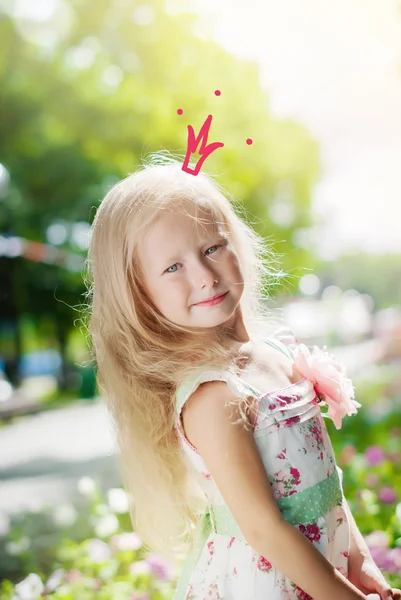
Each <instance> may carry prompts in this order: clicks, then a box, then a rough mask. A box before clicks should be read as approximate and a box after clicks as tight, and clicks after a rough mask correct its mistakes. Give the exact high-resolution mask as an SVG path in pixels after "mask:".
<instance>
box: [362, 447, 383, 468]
mask: <svg viewBox="0 0 401 600" xmlns="http://www.w3.org/2000/svg"><path fill="white" fill-rule="evenodd" d="M365 458H366V460H367V461H368V463H369V464H370V465H379V464H380V463H381V462H383V460H384V459H385V454H384V452H383V450H382V448H380V446H369V448H366V451H365Z"/></svg>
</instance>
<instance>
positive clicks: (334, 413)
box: [293, 344, 361, 429]
mask: <svg viewBox="0 0 401 600" xmlns="http://www.w3.org/2000/svg"><path fill="white" fill-rule="evenodd" d="M293 356H294V362H295V365H296V367H297V369H298V370H299V371H300V372H301V373H302V375H303V376H304V377H306V379H309V380H310V381H312V382H313V384H314V388H315V391H316V393H317V395H318V396H320V397H321V398H322V399H323V402H322V404H323V405H327V406H328V407H329V408H328V411H327V416H328V417H329V418H330V419H332V420H333V422H334V425H335V427H336V429H341V427H342V419H343V417H345V415H354V414H356V413H357V412H358V411H357V409H358V408H359V407H360V406H361V405H360V404H359V402H356V400H354V398H355V390H354V386H353V385H352V381H351V379H349V378H348V377H346V374H345V368H344V366H343V365H342V364H341V363H339V362H338V361H337V359H336V358H335V357H334V356H333V355H332V354H329V353H328V352H327V350H326V346H324V350H321V349H320V348H319V347H318V346H313V352H312V353H311V351H310V350H309V348H308V347H307V346H305V344H299V345H297V346H296V347H295V349H294V352H293Z"/></svg>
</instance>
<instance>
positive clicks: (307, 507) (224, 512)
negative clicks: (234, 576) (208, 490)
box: [172, 467, 344, 600]
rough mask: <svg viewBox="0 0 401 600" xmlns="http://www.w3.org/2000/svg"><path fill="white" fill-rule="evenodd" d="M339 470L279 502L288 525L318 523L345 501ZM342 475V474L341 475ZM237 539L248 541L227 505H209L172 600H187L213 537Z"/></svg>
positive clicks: (197, 528) (199, 524)
mask: <svg viewBox="0 0 401 600" xmlns="http://www.w3.org/2000/svg"><path fill="white" fill-rule="evenodd" d="M339 471H341V470H340V469H339V467H337V468H336V469H335V470H334V471H333V473H332V474H331V475H330V477H328V478H327V479H324V480H323V481H320V482H319V483H317V484H315V485H312V486H310V487H308V488H306V490H303V491H302V492H297V493H295V494H292V496H285V497H284V498H280V499H279V500H277V501H276V502H277V505H278V507H279V509H280V511H281V513H282V514H283V516H284V518H285V520H286V521H288V522H289V523H291V524H292V525H299V524H301V523H304V524H307V523H309V522H312V521H316V520H317V519H318V518H319V517H322V516H323V515H324V514H325V513H327V512H328V511H329V510H331V509H332V508H333V507H334V506H336V505H338V504H340V503H341V501H342V500H343V497H344V496H343V490H342V485H341V480H340V475H339ZM341 475H342V472H341ZM212 531H215V532H216V533H217V534H219V535H228V536H235V537H237V538H239V539H241V540H243V541H246V540H245V538H244V536H243V534H242V531H241V529H240V528H239V526H238V524H237V522H236V521H235V519H234V517H233V515H232V513H231V512H230V510H229V509H228V506H227V505H226V504H221V505H217V504H215V505H210V506H209V510H208V512H206V513H205V514H204V515H203V516H202V517H201V519H200V521H199V522H198V525H197V527H196V530H195V538H194V546H193V549H192V552H190V554H189V555H188V557H187V560H186V561H185V562H184V566H183V569H182V571H181V575H180V578H179V580H178V585H177V588H176V590H175V594H174V596H173V599H172V600H185V596H186V592H187V587H188V583H189V579H190V576H191V573H192V570H193V569H194V567H195V566H196V564H197V562H198V560H199V558H200V555H201V552H202V549H203V547H204V545H205V543H206V540H207V538H208V537H209V535H210V533H211V532H212Z"/></svg>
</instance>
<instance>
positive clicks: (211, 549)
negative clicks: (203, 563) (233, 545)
mask: <svg viewBox="0 0 401 600" xmlns="http://www.w3.org/2000/svg"><path fill="white" fill-rule="evenodd" d="M207 547H208V548H209V559H208V561H207V564H208V565H210V563H211V562H212V558H213V555H214V541H213V540H212V541H211V542H208V544H207Z"/></svg>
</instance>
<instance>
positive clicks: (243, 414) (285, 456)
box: [88, 159, 401, 600]
mask: <svg viewBox="0 0 401 600" xmlns="http://www.w3.org/2000/svg"><path fill="white" fill-rule="evenodd" d="M239 212H240V211H239V207H238V210H235V208H234V206H233V202H229V200H228V199H227V197H226V196H225V194H224V193H223V191H222V189H221V188H220V186H219V185H218V184H217V183H216V182H215V181H214V180H213V179H212V178H211V177H210V176H206V175H205V174H204V173H203V174H202V173H200V174H199V175H197V176H193V175H192V174H189V173H186V172H184V171H183V170H182V168H181V163H180V162H179V161H178V160H174V159H167V160H165V161H163V160H160V159H158V160H155V161H154V164H152V162H149V164H145V165H144V167H143V168H142V169H140V170H138V171H137V172H136V173H134V174H132V175H130V176H129V177H127V178H126V179H124V180H123V181H120V182H119V183H118V184H116V185H115V186H114V187H113V188H112V189H111V190H110V191H109V192H108V194H107V195H106V197H105V198H104V200H103V202H102V203H101V205H100V207H99V209H98V211H97V214H96V217H95V219H94V222H93V229H92V236H91V243H90V248H89V255H88V266H89V269H90V270H89V275H90V295H91V320H90V334H91V339H92V342H93V353H94V357H95V359H96V361H97V366H98V385H99V389H100V390H101V392H102V393H103V394H104V397H105V399H106V401H107V405H108V408H109V410H110V413H111V416H112V419H113V423H114V426H115V433H116V439H117V442H118V449H119V457H120V461H121V472H122V478H123V483H124V487H125V489H126V491H127V493H128V496H129V498H130V514H131V519H132V523H133V527H134V530H135V531H136V532H137V533H139V534H140V535H141V537H142V540H143V541H144V542H145V544H146V545H147V547H148V548H149V549H151V550H153V551H155V552H158V553H160V554H162V555H164V556H165V557H175V558H177V557H178V558H181V557H182V558H184V557H186V560H185V563H184V565H183V568H182V570H181V571H180V576H179V579H178V581H177V586H176V590H175V594H174V600H206V599H208V600H211V599H214V600H267V599H268V600H279V599H287V600H292V599H301V598H302V599H304V600H305V599H310V598H313V599H314V600H331V599H333V600H353V599H357V598H359V599H365V598H377V599H379V598H381V599H384V598H391V597H394V598H400V597H401V595H400V594H399V591H398V592H397V591H396V590H393V591H391V588H390V586H389V585H388V584H387V582H386V581H385V579H384V578H383V576H382V574H381V572H380V570H379V569H378V567H377V566H376V565H375V564H374V562H373V559H372V557H371V555H370V553H369V550H368V548H367V546H366V544H365V543H364V540H363V537H362V536H361V534H360V532H359V531H358V528H357V527H356V524H355V521H354V519H353V517H352V515H351V513H350V511H349V507H348V505H347V503H346V500H345V498H344V496H343V489H342V479H341V475H342V473H341V470H340V469H339V468H338V467H337V466H336V462H335V457H334V453H333V448H332V445H331V442H330V439H329V436H328V433H327V430H326V427H325V424H324V419H323V418H322V417H323V416H327V417H331V418H333V420H334V421H335V423H336V426H337V427H341V419H342V417H343V416H345V415H351V414H354V413H355V412H356V408H357V407H358V406H360V405H359V404H358V403H356V402H355V401H354V400H353V386H352V384H351V383H350V380H349V379H347V378H346V377H345V373H344V370H343V369H342V367H341V365H339V364H338V363H337V362H336V361H335V360H334V358H333V357H331V356H329V355H328V354H327V352H326V353H324V352H321V351H319V349H318V348H316V347H315V350H314V353H313V354H311V353H310V352H309V350H308V349H307V348H306V347H305V346H304V345H303V344H300V343H299V342H298V340H297V339H296V338H295V337H294V336H293V334H292V332H291V331H289V330H288V328H286V327H285V325H284V326H283V324H282V323H281V325H280V320H279V319H278V318H276V317H273V314H272V312H270V311H269V310H268V309H267V308H266V306H265V302H266V299H267V298H266V294H265V292H266V290H268V289H269V287H271V286H274V285H277V282H278V281H279V279H280V278H281V277H282V276H283V274H282V272H280V271H276V270H275V269H274V267H273V264H274V263H273V260H274V255H273V254H272V253H271V252H270V250H269V249H267V247H266V242H265V240H264V239H262V238H261V237H259V236H258V235H257V234H256V233H255V231H254V230H253V228H252V227H250V226H249V225H248V224H247V223H246V221H245V219H244V218H241V217H240V215H239ZM278 324H279V325H278ZM322 406H328V407H329V408H328V412H327V413H323V412H322V411H321V407H322ZM366 594H368V595H366ZM392 594H393V595H392Z"/></svg>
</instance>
